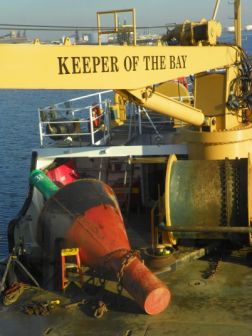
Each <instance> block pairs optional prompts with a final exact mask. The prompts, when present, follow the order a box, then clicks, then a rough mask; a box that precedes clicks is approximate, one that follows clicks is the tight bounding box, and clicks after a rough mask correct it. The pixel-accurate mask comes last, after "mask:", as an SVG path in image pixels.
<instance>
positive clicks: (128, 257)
mask: <svg viewBox="0 0 252 336" xmlns="http://www.w3.org/2000/svg"><path fill="white" fill-rule="evenodd" d="M135 258H139V259H141V257H140V252H139V251H138V250H131V251H129V252H128V253H127V254H126V255H125V256H124V257H123V259H122V263H121V267H120V270H119V271H118V272H117V274H116V277H117V280H118V284H117V290H118V293H119V294H121V293H122V290H123V286H122V280H123V276H124V271H125V268H126V267H128V266H129V265H130V264H131V262H132V261H133V260H134V259H135Z"/></svg>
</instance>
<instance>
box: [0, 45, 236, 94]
mask: <svg viewBox="0 0 252 336" xmlns="http://www.w3.org/2000/svg"><path fill="white" fill-rule="evenodd" d="M238 54H239V53H238V50H237V49H236V48H235V47H230V46H80V45H71V44H70V43H69V42H66V43H65V44H64V45H45V44H40V43H39V42H36V43H34V44H20V45H19V44H18V45H17V44H9V45H8V44H4V45H0V73H1V79H0V88H8V89H127V90H132V89H137V88H141V87H146V86H149V85H154V84H156V83H161V82H165V81H167V80H171V79H175V78H177V77H180V76H186V75H190V74H195V73H199V72H202V71H205V70H210V69H215V68H221V67H230V66H232V65H233V64H235V62H236V61H237V57H238Z"/></svg>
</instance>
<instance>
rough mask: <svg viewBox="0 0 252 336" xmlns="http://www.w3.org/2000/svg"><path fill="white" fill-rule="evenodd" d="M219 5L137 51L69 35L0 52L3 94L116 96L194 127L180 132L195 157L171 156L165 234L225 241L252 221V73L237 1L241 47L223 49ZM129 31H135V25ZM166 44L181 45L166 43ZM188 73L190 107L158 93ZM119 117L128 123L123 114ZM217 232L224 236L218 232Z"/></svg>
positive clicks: (167, 184) (190, 152) (237, 34)
mask: <svg viewBox="0 0 252 336" xmlns="http://www.w3.org/2000/svg"><path fill="white" fill-rule="evenodd" d="M218 3H219V1H218V0H217V2H216V8H217V5H218ZM216 8H215V11H214V15H213V18H212V20H210V21H206V20H202V21H200V22H189V21H186V22H184V24H182V25H178V26H176V27H175V29H174V31H172V32H169V34H167V36H165V37H164V38H163V44H162V45H157V46H137V45H136V39H135V37H134V38H133V45H130V46H129V45H122V46H119V45H114V46H104V45H97V46H88V45H85V46H83V45H82V46H81V45H72V44H71V42H70V40H69V39H68V38H66V39H65V43H64V44H63V45H45V44H40V42H39V41H38V40H36V41H34V43H33V44H25V45H24V44H21V45H20V44H19V45H14V44H12V45H8V44H4V45H0V73H1V80H0V88H9V89H114V90H115V91H116V92H117V94H119V95H120V97H123V99H124V100H125V99H126V100H130V101H134V102H136V103H137V104H140V105H141V106H144V107H146V108H149V109H151V110H153V111H156V112H158V113H162V114H164V115H166V116H171V117H173V118H176V119H179V120H182V121H184V122H186V123H188V124H189V126H187V127H185V129H184V130H183V134H184V139H185V141H186V142H187V144H188V153H189V155H188V156H189V160H187V161H182V162H179V163H176V159H175V158H174V157H173V159H172V160H170V161H169V165H168V168H167V181H166V197H165V198H166V225H165V227H164V229H167V230H169V228H167V227H168V226H174V225H179V226H180V227H181V226H182V227H183V226H184V225H185V222H187V225H188V227H187V230H190V229H191V230H193V225H194V222H195V221H196V220H197V223H198V234H197V237H198V236H202V235H201V233H199V232H201V231H202V230H203V231H204V230H208V231H211V229H210V227H211V225H210V224H211V223H212V224H213V225H214V226H215V227H214V228H213V227H212V231H213V232H218V234H217V237H218V238H219V237H220V236H221V237H223V238H225V235H226V233H227V232H228V233H230V232H231V231H232V228H233V232H236V233H237V232H242V228H243V229H244V228H245V229H246V228H248V227H249V226H250V219H251V216H252V215H251V210H252V209H251V207H252V202H251V196H252V195H251V192H252V191H251V176H250V175H251V174H250V171H251V162H250V159H249V158H250V156H249V153H250V152H251V140H252V124H251V116H250V115H251V112H252V93H251V66H250V65H249V64H248V61H247V59H246V55H245V53H244V52H243V50H242V49H241V47H240V44H241V35H240V0H236V1H234V8H235V27H236V45H220V44H218V43H217V39H218V37H219V36H220V33H221V26H220V24H219V23H218V22H216V21H215V16H216V10H217V9H216ZM107 13H108V12H105V14H107ZM112 13H113V14H114V15H116V11H113V12H112ZM101 14H102V12H99V16H98V18H99V17H100V15H101ZM132 15H133V18H134V15H135V14H134V11H132ZM116 21H117V20H116V19H115V22H116ZM133 21H135V19H134V20H133ZM99 22H100V21H99V19H98V23H99ZM118 29H119V28H118V27H116V28H115V31H113V32H116V31H118ZM128 31H129V32H133V33H135V26H134V25H133V28H132V29H129V30H128ZM99 36H100V35H99ZM170 41H173V42H174V41H175V42H176V45H172V46H171V45H169V42H170ZM217 69H218V70H217ZM191 74H194V75H195V82H194V98H195V100H194V105H193V106H192V105H190V104H188V103H182V102H178V101H176V100H174V99H172V98H170V97H169V94H168V95H167V94H164V92H162V90H158V89H157V90H156V87H155V86H156V84H159V83H164V82H167V81H170V80H174V79H176V78H178V77H182V76H188V75H191ZM117 97H119V96H117ZM120 99H121V98H120ZM117 100H118V101H119V98H118V99H117ZM120 104H121V103H120ZM117 106H118V104H117ZM118 108H119V107H118ZM118 111H119V114H120V119H121V120H123V119H124V118H125V115H124V114H123V112H122V110H121V112H120V108H119V110H118ZM209 160H210V161H209ZM244 160H245V161H244ZM244 162H245V163H244ZM196 172H197V173H196ZM214 172H215V173H214ZM210 173H211V174H214V175H213V176H212V179H211V180H209V176H210V175H211V174H210ZM199 175H200V176H201V179H200V181H199V179H198V176H199ZM241 177H243V179H241ZM182 178H184V180H183V183H182V182H181V181H182ZM212 181H215V183H212ZM190 190H191V191H192V190H193V191H192V192H191V193H190V197H191V198H190V202H188V204H187V203H186V202H187V200H188V199H187V196H188V193H189V191H190ZM209 190H210V191H211V192H212V193H213V194H214V195H217V197H216V198H215V199H214V195H213V197H212V198H211V197H210V198H209V192H210V191H209ZM182 193H184V194H183V197H182V196H181V195H182ZM174 195H177V197H175V196H174ZM186 195H187V196H186ZM178 203H179V204H180V205H181V206H180V211H179V212H178V213H177V210H176V205H177V204H178ZM199 204H202V206H201V207H200V206H199ZM218 204H219V205H218ZM189 208H191V209H193V211H192V212H191V213H190V211H189V210H188V209H189ZM206 210H209V211H206ZM181 213H183V216H182V217H180V214H181ZM213 214H214V215H213ZM190 216H191V217H190ZM189 217H190V218H191V220H190V221H189V224H188V218H189ZM206 218H207V219H208V220H206ZM211 220H212V221H211ZM210 222H211V223H210ZM221 227H226V228H227V229H225V230H226V231H225V230H224V229H223V230H222V231H223V232H221V229H220V228H221ZM228 227H230V229H229V230H228ZM200 228H201V229H200ZM234 228H235V229H234ZM194 229H195V228H194ZM174 230H175V228H174ZM195 230H196V229H195ZM239 230H240V231H239ZM170 231H172V230H170ZM224 231H225V232H224ZM243 231H244V230H243ZM247 232H249V230H248V231H247ZM249 235H250V234H249ZM210 236H211V235H210V234H209V235H208V237H210ZM215 236H216V235H215ZM215 236H214V235H213V237H215ZM249 237H250V238H249V240H251V235H250V236H249Z"/></svg>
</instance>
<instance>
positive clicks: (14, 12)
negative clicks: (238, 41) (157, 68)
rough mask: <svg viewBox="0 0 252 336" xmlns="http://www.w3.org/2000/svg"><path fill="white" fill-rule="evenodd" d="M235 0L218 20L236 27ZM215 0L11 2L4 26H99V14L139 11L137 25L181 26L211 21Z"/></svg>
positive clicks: (248, 1) (248, 16) (247, 8)
mask: <svg viewBox="0 0 252 336" xmlns="http://www.w3.org/2000/svg"><path fill="white" fill-rule="evenodd" d="M228 2H229V3H231V2H232V0H222V1H221V5H220V8H219V15H218V17H217V19H218V20H220V21H221V22H222V23H223V25H225V26H229V25H232V21H231V19H230V18H231V17H232V16H233V6H232V5H230V4H229V5H228ZM241 3H242V6H243V10H242V17H243V25H245V24H252V0H241ZM214 4H215V0H151V1H150V0H103V1H102V0H8V1H3V0H2V1H1V7H0V8H1V10H0V23H18V24H42V25H43V24H50V25H82V26H95V25H96V11H97V10H109V9H125V8H132V7H135V8H136V13H137V25H138V26H153V25H164V24H166V23H171V22H177V23H180V22H182V21H183V20H184V19H186V18H188V19H190V20H199V19H200V18H202V17H206V18H210V17H211V15H212V12H213V8H214Z"/></svg>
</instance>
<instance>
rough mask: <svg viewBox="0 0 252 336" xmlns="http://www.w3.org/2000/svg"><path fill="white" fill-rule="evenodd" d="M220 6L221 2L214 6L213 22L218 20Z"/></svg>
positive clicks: (218, 0) (218, 1)
mask: <svg viewBox="0 0 252 336" xmlns="http://www.w3.org/2000/svg"><path fill="white" fill-rule="evenodd" d="M219 5H220V0H216V2H215V6H214V11H213V16H212V20H215V19H216V16H217V13H218V9H219Z"/></svg>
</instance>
